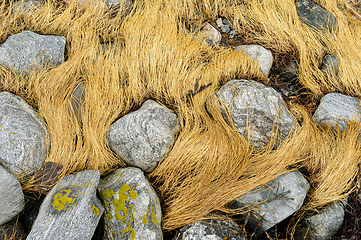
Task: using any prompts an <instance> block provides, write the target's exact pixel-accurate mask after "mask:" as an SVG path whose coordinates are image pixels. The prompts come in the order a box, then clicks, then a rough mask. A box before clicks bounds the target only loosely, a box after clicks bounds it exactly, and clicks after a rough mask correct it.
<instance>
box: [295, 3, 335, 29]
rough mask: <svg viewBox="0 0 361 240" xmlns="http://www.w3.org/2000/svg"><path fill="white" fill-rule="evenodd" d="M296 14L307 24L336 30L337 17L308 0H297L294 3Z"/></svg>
mask: <svg viewBox="0 0 361 240" xmlns="http://www.w3.org/2000/svg"><path fill="white" fill-rule="evenodd" d="M296 9H297V13H298V16H299V17H300V19H301V20H302V21H304V22H305V23H306V24H307V25H308V26H310V27H314V28H317V29H319V30H321V29H326V30H327V31H328V32H330V33H333V32H335V31H336V30H337V19H336V17H335V16H334V15H332V14H331V13H329V12H327V11H326V10H325V9H323V8H322V7H321V6H319V5H317V4H316V3H314V2H312V1H310V0H299V1H298V2H297V5H296Z"/></svg>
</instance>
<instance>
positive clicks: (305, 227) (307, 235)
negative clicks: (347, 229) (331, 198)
mask: <svg viewBox="0 0 361 240" xmlns="http://www.w3.org/2000/svg"><path fill="white" fill-rule="evenodd" d="M345 204H346V203H344V202H335V203H333V204H332V205H330V206H328V207H326V208H325V209H324V210H322V211H321V212H320V213H318V214H316V215H313V216H311V217H307V218H305V219H303V220H302V221H301V222H300V225H298V226H297V228H296V231H295V234H294V238H295V239H296V240H326V239H330V238H331V237H332V235H334V234H335V233H336V232H337V231H338V230H340V228H341V227H342V224H343V220H344V216H345V210H344V206H345Z"/></svg>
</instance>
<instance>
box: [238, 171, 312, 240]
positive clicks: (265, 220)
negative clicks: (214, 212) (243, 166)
mask: <svg viewBox="0 0 361 240" xmlns="http://www.w3.org/2000/svg"><path fill="white" fill-rule="evenodd" d="M309 186H310V185H309V183H308V182H307V180H306V179H305V178H304V177H303V176H302V174H301V173H300V172H298V171H294V172H288V173H285V174H283V175H281V176H279V177H278V178H276V179H274V180H273V181H270V182H269V183H267V184H266V185H265V186H263V187H260V188H257V189H255V190H252V191H251V192H249V193H247V194H245V195H243V196H241V197H239V198H237V199H236V200H235V201H234V202H233V203H232V208H236V209H242V208H245V210H247V209H248V210H250V216H249V218H248V222H247V225H246V227H247V228H248V229H249V231H250V232H253V231H255V232H256V234H257V235H260V234H261V233H263V232H264V231H267V230H268V229H270V228H271V227H273V226H274V225H276V224H277V223H279V222H281V221H282V220H284V219H286V218H287V217H289V216H291V215H292V214H293V213H295V212H296V211H297V210H298V209H299V208H300V207H301V206H302V204H303V200H304V199H305V197H306V193H307V191H308V188H309ZM241 216H242V217H246V214H245V215H241Z"/></svg>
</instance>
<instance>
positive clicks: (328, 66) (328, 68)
mask: <svg viewBox="0 0 361 240" xmlns="http://www.w3.org/2000/svg"><path fill="white" fill-rule="evenodd" d="M339 66H340V59H339V58H338V57H337V56H335V55H325V56H324V57H323V59H322V64H321V67H320V69H321V70H322V71H323V72H324V73H326V74H327V75H329V76H331V77H336V76H337V74H338V68H339Z"/></svg>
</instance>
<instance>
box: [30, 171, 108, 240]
mask: <svg viewBox="0 0 361 240" xmlns="http://www.w3.org/2000/svg"><path fill="white" fill-rule="evenodd" d="M99 179H100V173H99V171H98V170H96V171H94V170H85V171H82V172H79V173H77V174H73V175H69V176H66V177H64V178H63V179H62V180H60V181H59V183H58V184H56V185H55V186H54V187H53V188H52V189H51V191H50V192H49V193H48V195H47V196H46V198H45V199H44V201H43V203H42V205H41V207H40V211H39V214H38V217H37V218H36V220H35V222H34V225H33V227H32V229H31V231H30V233H29V235H28V237H27V240H40V239H41V240H45V239H49V240H55V239H59V240H60V239H61V240H64V239H77V240H82V239H84V240H85V239H91V238H92V236H93V234H94V231H95V229H96V227H97V225H98V222H99V220H100V218H101V216H102V214H103V212H104V207H103V206H102V204H101V202H100V200H99V199H98V198H97V196H96V188H97V186H98V183H99Z"/></svg>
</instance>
